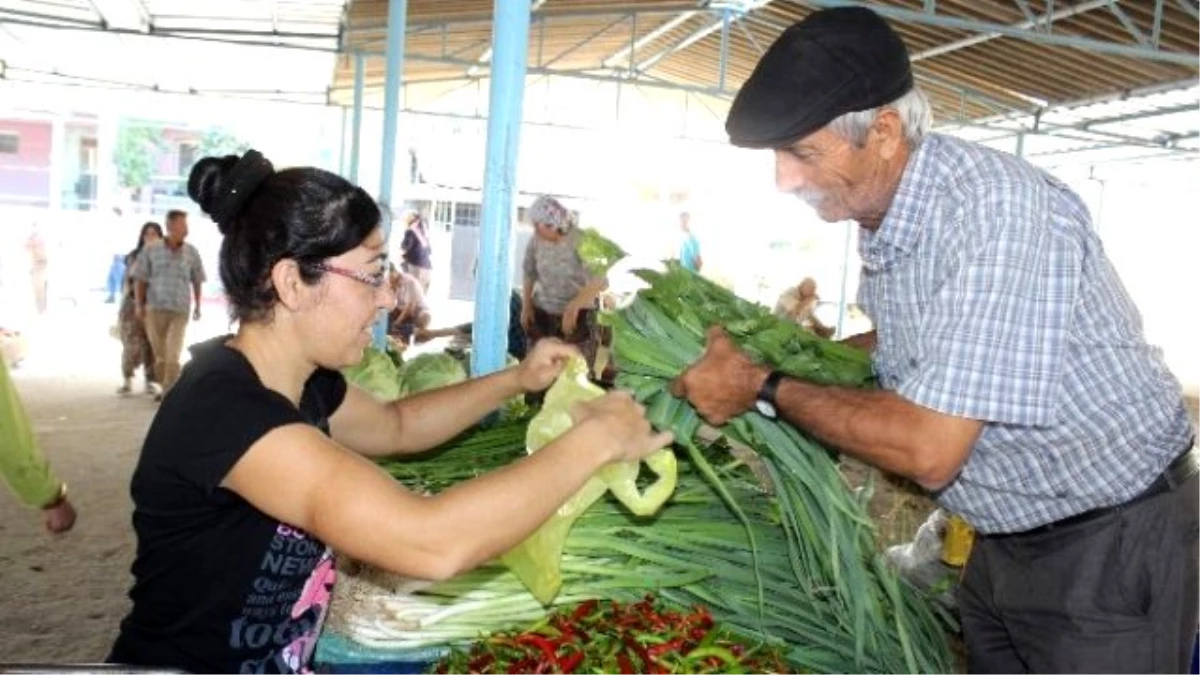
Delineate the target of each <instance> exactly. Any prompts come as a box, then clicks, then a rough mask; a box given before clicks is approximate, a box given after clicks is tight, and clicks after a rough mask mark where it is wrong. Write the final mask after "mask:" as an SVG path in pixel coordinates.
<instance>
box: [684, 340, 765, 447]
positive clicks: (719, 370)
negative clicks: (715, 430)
mask: <svg viewBox="0 0 1200 675" xmlns="http://www.w3.org/2000/svg"><path fill="white" fill-rule="evenodd" d="M770 372H771V371H770V370H769V369H767V368H765V367H763V366H760V365H757V364H755V363H754V362H752V361H751V360H750V357H748V356H746V354H745V353H743V352H742V350H740V349H738V347H737V345H735V344H733V340H730V339H729V336H728V335H726V334H725V331H724V330H723V329H722V328H721V327H720V326H713V327H712V328H709V329H708V347H707V349H706V350H705V352H704V356H702V357H701V358H700V360H699V361H697V362H695V363H693V364H692V365H691V366H689V367H688V369H687V370H685V371H683V373H682V374H681V375H680V376H679V377H677V378H675V380H674V381H673V382H671V394H672V395H673V396H675V397H678V398H687V400H688V401H689V402H690V403H691V404H692V405H693V406H695V408H696V411H697V412H699V413H700V415H701V417H703V418H704V419H706V420H708V421H709V422H710V423H712V424H714V425H717V426H720V425H722V424H725V423H726V422H728V421H729V420H731V419H733V418H734V417H736V416H738V415H740V414H742V413H744V412H746V411H747V410H750V409H751V408H752V407H754V400H755V399H756V398H757V397H758V390H759V389H760V388H762V383H763V381H764V380H766V379H767V375H769V374H770Z"/></svg>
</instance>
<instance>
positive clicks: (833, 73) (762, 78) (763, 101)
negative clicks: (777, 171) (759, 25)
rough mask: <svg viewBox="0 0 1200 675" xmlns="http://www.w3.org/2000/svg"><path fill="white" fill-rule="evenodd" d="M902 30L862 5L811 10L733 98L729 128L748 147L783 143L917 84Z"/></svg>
mask: <svg viewBox="0 0 1200 675" xmlns="http://www.w3.org/2000/svg"><path fill="white" fill-rule="evenodd" d="M912 85H913V78H912V66H911V64H910V63H909V60H908V50H906V49H905V48H904V43H903V42H901V40H900V37H899V36H898V35H896V33H895V32H894V31H892V29H891V27H890V26H888V25H887V22H885V21H884V20H883V19H882V18H880V17H879V15H878V14H876V13H875V12H872V11H871V10H869V9H867V8H865V7H837V8H834V9H823V10H820V11H817V12H813V13H812V14H809V15H808V16H807V17H805V18H804V20H803V21H801V22H799V23H796V24H794V25H792V26H791V27H790V28H788V29H787V30H785V31H784V32H783V35H780V36H779V39H778V40H776V41H775V43H774V44H772V45H771V48H770V49H768V50H767V53H766V54H764V55H763V57H762V59H761V60H760V61H759V62H758V65H757V66H755V67H754V72H753V73H751V74H750V79H748V80H746V83H745V84H744V85H742V89H741V91H739V92H738V94H737V97H736V98H734V99H733V106H732V107H730V109H729V117H728V118H727V119H726V120H725V131H726V132H727V133H728V134H729V141H730V142H731V143H733V144H734V145H737V146H741V147H744V148H781V147H785V146H787V145H790V144H792V143H794V142H796V141H797V140H799V139H801V138H803V137H805V136H807V135H809V134H811V133H812V132H814V131H816V130H818V129H820V128H821V127H823V126H825V125H826V124H829V123H830V122H832V121H833V120H834V119H835V118H837V117H840V116H842V115H844V114H846V113H849V112H857V111H859V110H869V109H871V108H877V107H879V106H881V105H884V104H886V103H891V102H892V101H894V100H896V99H897V98H900V96H902V95H903V94H905V93H907V92H908V90H910V89H912Z"/></svg>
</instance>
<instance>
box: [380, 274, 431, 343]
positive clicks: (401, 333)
mask: <svg viewBox="0 0 1200 675" xmlns="http://www.w3.org/2000/svg"><path fill="white" fill-rule="evenodd" d="M388 267H389V274H388V285H389V286H390V287H391V289H392V291H393V292H394V293H395V294H396V307H395V309H393V310H392V311H391V312H388V335H391V336H392V337H395V338H397V339H398V340H399V341H400V342H401V343H402V344H403V346H405V347H408V346H411V345H412V343H413V342H417V343H421V342H425V341H427V340H430V339H432V338H433V337H436V336H435V335H432V334H431V333H430V332H429V322H430V320H431V319H432V316H431V315H430V313H429V304H428V303H427V302H425V293H424V292H423V291H422V290H421V282H420V281H418V280H417V278H416V277H414V276H412V275H411V274H408V273H407V272H401V271H400V270H398V269H396V266H395V265H389V266H388Z"/></svg>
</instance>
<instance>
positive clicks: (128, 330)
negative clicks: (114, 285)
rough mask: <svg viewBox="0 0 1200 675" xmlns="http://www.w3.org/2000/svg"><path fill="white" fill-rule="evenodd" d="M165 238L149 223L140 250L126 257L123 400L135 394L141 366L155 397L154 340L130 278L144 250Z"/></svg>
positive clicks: (121, 317) (121, 314)
mask: <svg viewBox="0 0 1200 675" xmlns="http://www.w3.org/2000/svg"><path fill="white" fill-rule="evenodd" d="M162 238H163V230H162V226H161V225H159V224H158V223H156V222H153V221H150V222H147V223H146V224H145V225H142V229H141V231H140V232H139V233H138V240H137V247H136V248H134V249H133V250H132V251H130V252H129V254H128V255H126V256H125V280H124V283H123V284H122V287H121V289H122V290H121V307H120V309H119V310H117V327H118V329H119V331H120V335H121V376H122V377H123V378H124V379H123V380H122V383H121V386H120V387H119V388H118V389H117V393H118V394H121V395H122V396H124V395H126V394H128V393H130V392H132V391H133V371H135V370H137V367H138V366H139V365H140V366H141V367H142V376H143V377H144V378H145V381H146V393H147V394H153V393H155V392H154V389H155V386H156V384H155V383H156V382H157V380H155V379H154V351H153V350H152V349H151V348H150V338H149V337H147V336H146V324H145V322H143V321H142V320H141V319H139V318H138V315H137V312H136V311H134V310H135V309H136V302H135V300H134V297H133V296H134V293H133V284H134V280H133V279H132V278H130V276H129V275H130V273H132V272H133V263H134V262H136V261H137V258H138V256H139V255H141V253H142V249H143V248H145V247H146V245H147V244H152V243H154V242H157V241H162Z"/></svg>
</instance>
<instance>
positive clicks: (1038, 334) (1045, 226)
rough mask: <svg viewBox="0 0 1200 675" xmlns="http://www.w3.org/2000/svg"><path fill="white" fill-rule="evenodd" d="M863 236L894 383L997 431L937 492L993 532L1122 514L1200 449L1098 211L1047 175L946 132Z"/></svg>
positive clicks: (884, 367)
mask: <svg viewBox="0 0 1200 675" xmlns="http://www.w3.org/2000/svg"><path fill="white" fill-rule="evenodd" d="M861 234H862V237H861V238H860V241H859V253H860V254H861V256H862V260H863V271H862V275H863V276H862V283H861V285H860V288H859V301H860V303H861V304H862V305H863V306H864V307H865V308H866V310H867V312H868V314H869V315H870V316H871V317H872V319H874V321H875V325H876V326H877V331H878V332H877V336H876V338H877V344H876V351H875V357H874V358H875V370H876V373H877V375H878V376H879V381H880V383H881V384H882V385H883V386H884V387H885V388H887V389H890V390H893V391H895V392H896V393H897V394H899V395H900V396H901V397H903V398H905V399H907V400H909V401H912V402H913V403H916V404H918V405H921V406H923V407H926V408H930V409H933V410H937V411H939V412H942V413H945V414H949V415H955V416H959V417H966V418H971V419H977V420H982V421H984V422H985V424H984V427H983V431H982V433H981V434H980V436H979V440H978V441H977V442H976V444H975V447H974V448H973V449H972V452H971V455H970V457H969V458H968V460H967V462H966V464H965V465H964V466H963V468H962V471H961V473H960V474H959V475H958V477H957V478H956V479H955V480H954V481H953V482H952V483H951V484H950V485H949V486H947V487H946V488H945V489H944V490H942V491H941V492H940V493H939V494H938V495H937V498H938V501H939V503H940V504H941V505H942V506H944V507H946V508H947V509H948V510H950V511H952V512H955V513H958V514H960V515H962V516H963V517H964V518H966V519H967V521H968V522H970V523H971V524H972V525H974V526H975V527H976V528H977V529H978V530H979V531H981V532H983V533H997V532H1020V531H1023V530H1027V529H1030V528H1033V527H1037V526H1039V525H1043V524H1046V523H1050V522H1054V521H1056V520H1060V519H1062V518H1065V517H1068V516H1072V515H1075V514H1078V513H1082V512H1084V511H1088V510H1090V509H1095V508H1100V507H1104V506H1109V505H1114V504H1119V503H1121V502H1124V501H1126V500H1128V499H1130V498H1132V497H1134V496H1136V495H1137V494H1138V493H1139V492H1141V491H1142V490H1144V489H1145V488H1146V487H1147V486H1148V485H1149V484H1150V483H1151V482H1152V481H1153V480H1154V479H1155V477H1157V476H1158V475H1159V474H1160V473H1161V472H1162V471H1163V469H1164V468H1165V467H1166V466H1167V464H1169V463H1170V462H1171V460H1172V459H1174V458H1175V456H1176V455H1178V454H1179V453H1180V452H1181V451H1182V450H1184V449H1185V447H1186V446H1187V443H1188V442H1189V439H1190V438H1191V437H1192V435H1193V430H1192V428H1191V422H1190V421H1189V419H1188V414H1187V410H1186V408H1185V407H1184V403H1183V397H1182V393H1181V391H1180V386H1179V383H1178V381H1177V380H1176V379H1175V378H1174V376H1173V375H1172V374H1171V373H1170V372H1168V370H1167V368H1166V365H1165V364H1164V362H1163V360H1162V355H1161V352H1160V351H1159V350H1157V349H1153V348H1151V347H1150V346H1148V345H1147V344H1146V341H1145V336H1144V335H1143V333H1142V323H1141V317H1140V315H1139V314H1138V311H1137V309H1136V308H1135V307H1134V305H1133V302H1132V300H1131V299H1130V297H1129V295H1128V293H1126V291H1125V287H1124V286H1123V285H1122V284H1121V281H1120V279H1119V278H1118V277H1117V273H1116V271H1115V270H1114V269H1113V267H1112V264H1111V263H1110V262H1109V260H1108V257H1107V256H1106V255H1105V254H1104V250H1103V248H1102V246H1101V243H1100V239H1099V237H1098V236H1097V235H1096V232H1095V230H1094V229H1093V228H1092V226H1091V219H1090V216H1089V214H1088V211H1087V208H1086V207H1085V205H1084V204H1083V202H1082V201H1081V200H1080V199H1079V198H1078V197H1077V196H1076V195H1075V194H1074V193H1073V192H1071V191H1070V189H1068V188H1067V187H1066V186H1065V185H1063V184H1062V183H1061V182H1059V181H1058V180H1056V179H1055V178H1053V177H1052V176H1050V175H1049V174H1047V173H1045V172H1043V171H1041V170H1039V169H1037V168H1035V167H1033V166H1032V165H1030V164H1028V163H1026V162H1024V161H1022V160H1020V159H1018V158H1016V157H1013V156H1012V155H1008V154H1005V153H1001V152H997V151H994V150H989V149H987V148H984V147H981V146H978V145H974V144H971V143H967V142H965V141H961V140H958V139H954V138H951V137H946V136H940V135H936V134H933V135H930V136H929V137H927V138H926V139H925V141H924V142H923V143H922V144H921V145H920V146H919V147H918V148H917V149H916V151H915V152H914V153H913V155H912V156H911V157H910V159H909V164H908V166H907V167H906V169H905V171H904V176H903V178H902V179H901V181H900V185H899V188H898V189H897V192H896V195H895V198H894V200H893V202H892V205H891V208H890V209H889V210H888V213H887V217H886V218H885V219H884V221H883V223H882V225H881V226H880V227H879V229H878V230H876V231H875V232H871V231H868V230H865V229H863V230H862V231H861Z"/></svg>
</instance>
